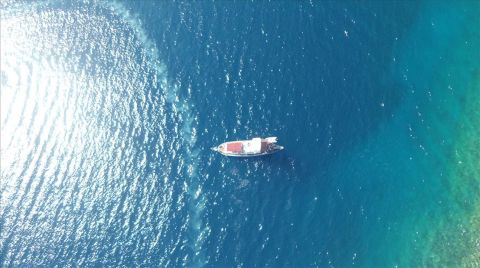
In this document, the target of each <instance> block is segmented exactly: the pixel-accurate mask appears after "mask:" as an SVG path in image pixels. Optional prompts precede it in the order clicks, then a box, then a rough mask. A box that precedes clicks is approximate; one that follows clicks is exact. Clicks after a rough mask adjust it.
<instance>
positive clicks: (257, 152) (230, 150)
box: [211, 137, 284, 157]
mask: <svg viewBox="0 0 480 268" xmlns="http://www.w3.org/2000/svg"><path fill="white" fill-rule="evenodd" d="M276 142H277V138H276V137H269V138H266V139H261V138H254V139H251V140H241V141H230V142H224V143H222V144H220V145H219V146H216V147H212V148H211V149H212V150H213V151H216V152H219V153H221V154H223V155H225V156H231V157H255V156H264V155H269V154H273V153H276V152H279V151H281V150H283V149H284V147H283V146H280V145H278V144H276Z"/></svg>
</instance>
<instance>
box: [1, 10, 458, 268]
mask: <svg viewBox="0 0 480 268" xmlns="http://www.w3.org/2000/svg"><path fill="white" fill-rule="evenodd" d="M424 6H426V4H425V3H415V2H410V1H404V2H388V3H382V2H379V1H371V2H362V3H357V2H353V1H345V2H343V1H339V2H330V1H329V2H314V3H311V2H286V1H285V2H284V1H280V2H266V1H265V2H253V3H252V2H244V1H220V2H211V1H203V2H197V3H191V2H182V1H171V2H159V1H126V2H113V1H105V2H97V1H85V2H78V3H77V2H67V3H62V2H56V1H47V2H43V1H39V2H37V3H35V4H31V3H28V2H27V3H25V2H22V1H7V2H5V3H2V4H0V7H1V12H2V17H1V20H2V27H1V30H2V47H1V52H2V59H1V85H2V100H1V101H2V117H1V120H2V121H1V124H2V125H1V127H2V144H1V146H2V171H1V172H2V173H1V175H2V182H1V184H0V193H1V199H2V202H1V206H0V208H1V210H0V231H1V236H0V264H1V265H2V266H19V265H25V266H35V265H40V266H113V267H119V266H120V267H121V266H124V267H133V266H159V267H184V266H192V267H202V266H205V267H329V266H334V267H350V266H360V267H382V266H383V267H392V266H394V265H397V264H412V258H413V257H412V255H409V254H410V252H408V253H407V254H406V255H402V254H403V253H404V252H405V251H404V250H403V251H402V249H403V248H405V245H406V244H405V242H404V241H403V240H402V239H403V238H404V237H409V238H410V237H411V236H409V235H411V234H412V233H413V232H415V231H418V230H413V229H409V228H410V227H411V226H412V225H410V224H411V223H412V222H413V221H414V220H412V221H407V224H404V225H402V224H403V222H402V221H401V220H400V219H402V218H403V217H405V216H406V215H410V213H411V212H412V210H414V211H417V210H416V209H420V208H421V207H422V205H423V203H422V202H423V201H422V200H423V199H421V198H420V197H419V196H423V194H424V192H423V191H417V192H415V191H416V190H412V189H416V188H415V187H420V188H421V187H425V186H422V185H423V184H420V183H419V181H416V180H414V179H412V178H419V177H422V176H427V177H428V176H429V174H430V173H428V172H427V173H422V172H423V170H429V169H430V168H425V166H428V165H429V166H430V167H432V166H433V168H432V169H431V170H438V169H437V167H440V166H442V162H441V161H440V162H438V161H436V160H432V161H431V162H428V161H430V160H425V159H424V160H422V159H423V158H422V159H420V160H418V161H412V162H409V159H410V160H411V157H412V155H413V156H414V157H417V156H418V157H419V158H421V157H424V153H425V152H424V151H425V150H423V151H422V150H420V151H419V150H418V143H415V141H413V142H412V140H411V139H409V138H408V133H407V132H408V128H410V131H412V128H413V129H414V130H413V131H416V130H418V132H419V133H421V131H422V129H423V130H425V129H424V128H422V122H423V120H428V117H426V119H425V118H423V117H421V116H416V115H417V114H418V113H421V112H423V110H422V111H412V110H411V109H415V108H414V107H417V110H418V109H419V108H418V105H421V104H423V102H424V101H425V102H428V101H426V99H425V98H426V97H425V96H427V95H425V94H426V92H429V90H430V89H429V88H428V85H427V86H425V87H421V86H419V87H418V88H415V89H416V90H418V91H419V92H425V94H424V95H423V96H424V97H419V98H416V97H412V96H411V93H410V92H411V90H412V88H413V87H414V86H412V85H406V84H405V83H403V82H402V80H405V75H403V76H402V74H405V72H408V71H406V70H407V69H409V68H413V67H412V66H413V64H412V62H415V60H412V59H414V58H415V56H411V55H410V54H409V51H411V50H412V49H415V47H416V43H415V42H416V41H415V42H413V43H412V42H410V41H411V40H412V31H413V30H412V29H416V28H415V27H417V26H415V25H417V24H418V21H419V20H420V19H419V17H420V14H421V12H423V10H425V8H424ZM427 15H429V16H431V17H429V18H427V21H428V20H429V19H430V18H435V16H434V15H432V14H427ZM432 21H433V19H432ZM432 25H433V24H432ZM413 32H414V31H413ZM420 32H421V33H420V34H419V35H423V34H425V32H423V31H420ZM414 33H415V32H414ZM405 40H407V41H405ZM406 42H407V44H408V45H406ZM419 42H420V41H419ZM412 44H413V45H412ZM412 47H413V48H412ZM442 51H443V50H442ZM442 51H440V52H438V51H434V53H436V54H434V55H439V54H441V53H443V52H442ZM432 58H433V57H432ZM430 60H431V61H434V60H433V59H430ZM412 76H413V77H415V75H412ZM413 80H414V81H416V82H415V83H417V85H419V84H421V83H420V82H418V81H419V80H420V79H418V78H417V79H415V78H414V79H413ZM409 94H410V95H409ZM442 96H443V95H442ZM444 100H445V99H440V100H439V101H438V103H441V102H442V101H444ZM455 100H457V99H455ZM426 106H427V105H426ZM433 106H434V105H432V107H433ZM422 108H423V106H422V107H421V108H420V109H422ZM426 109H427V108H425V110H426ZM412 114H413V115H414V116H412ZM432 122H433V121H432ZM410 123H411V124H410ZM447 132H448V131H447ZM406 133H407V134H406ZM404 134H405V135H404ZM419 135H420V134H419ZM256 136H264V137H266V136H278V137H279V143H280V144H281V145H283V146H285V147H286V150H284V151H282V152H280V153H278V154H275V155H270V156H267V157H263V158H252V159H231V158H226V157H224V156H221V155H220V154H216V153H214V152H212V151H210V150H209V148H210V147H212V146H214V145H217V144H219V143H221V142H224V141H227V140H237V139H244V138H252V137H256ZM426 136H427V135H425V136H424V137H426ZM444 136H445V137H446V136H448V133H447V134H445V135H444ZM410 137H411V136H410ZM442 137H443V136H442ZM447 143H449V142H448V141H447ZM422 144H423V143H422ZM422 144H420V145H421V146H420V148H422V146H423V145H422ZM427 144H428V142H427ZM409 146H412V147H411V148H415V149H411V148H410V147H409ZM425 146H427V147H428V145H425ZM406 147H408V148H406ZM432 147H433V145H432ZM427 149H429V148H427ZM424 162H425V163H427V164H423V163H424ZM419 163H420V164H419ZM432 173H433V172H432ZM402 174H403V177H402ZM409 178H410V179H409ZM403 179H405V180H404V182H402V181H403ZM412 191H413V192H414V193H412ZM432 195H433V194H432ZM405 204H407V205H405ZM412 204H415V205H416V206H417V208H416V209H412V207H410V205H412ZM412 206H413V205H412ZM417 233H418V232H417ZM406 234H407V235H406ZM407 247H408V246H407ZM413 256H415V255H413Z"/></svg>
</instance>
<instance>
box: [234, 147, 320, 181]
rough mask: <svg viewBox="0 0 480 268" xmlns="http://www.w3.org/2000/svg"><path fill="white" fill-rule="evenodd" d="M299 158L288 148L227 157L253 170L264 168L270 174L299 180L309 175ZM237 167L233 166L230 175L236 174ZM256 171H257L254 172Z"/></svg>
mask: <svg viewBox="0 0 480 268" xmlns="http://www.w3.org/2000/svg"><path fill="white" fill-rule="evenodd" d="M300 159H301V158H299V157H297V156H296V155H294V154H293V153H292V152H290V151H288V150H282V151H279V152H276V153H274V154H269V155H264V156H257V157H229V158H228V160H229V162H230V163H245V164H246V165H248V166H251V168H252V169H253V170H257V171H261V170H265V171H268V173H272V175H275V176H278V175H283V176H285V177H286V178H288V179H293V180H300V179H301V178H305V177H308V176H310V175H311V172H308V169H307V168H306V165H305V163H302V162H301V161H299V160H300ZM238 169H239V167H233V169H232V170H233V171H232V173H233V174H232V175H238ZM256 173H258V172H256Z"/></svg>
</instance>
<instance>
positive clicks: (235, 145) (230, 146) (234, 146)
mask: <svg viewBox="0 0 480 268" xmlns="http://www.w3.org/2000/svg"><path fill="white" fill-rule="evenodd" d="M227 151H230V152H235V153H240V152H242V143H241V142H229V143H227Z"/></svg>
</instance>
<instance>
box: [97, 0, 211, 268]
mask: <svg viewBox="0 0 480 268" xmlns="http://www.w3.org/2000/svg"><path fill="white" fill-rule="evenodd" d="M104 4H105V5H106V6H107V7H108V8H109V9H110V10H111V11H112V12H114V13H115V14H118V15H120V16H121V17H122V19H123V20H124V21H126V22H127V23H128V24H129V25H130V26H131V27H132V28H133V29H134V32H135V34H136V36H137V38H138V39H139V40H140V41H141V43H142V45H143V46H144V48H145V50H146V51H147V54H148V60H149V63H150V67H151V68H153V69H154V70H156V72H157V77H159V78H160V79H159V81H158V85H159V86H160V88H161V89H163V91H164V92H163V93H164V95H165V96H166V101H167V103H169V104H171V105H172V107H173V110H174V111H175V112H176V113H177V115H176V118H178V119H179V121H180V124H181V131H180V133H179V135H180V137H179V138H180V140H181V143H182V145H183V148H182V149H183V150H184V151H185V155H184V156H183V157H184V158H185V162H186V165H185V169H186V174H188V181H187V182H186V187H187V190H186V191H187V194H188V199H187V200H188V208H189V219H188V220H189V224H188V226H189V240H190V241H189V243H190V244H189V247H190V249H191V250H192V251H193V256H191V261H190V262H187V263H186V264H188V265H189V266H191V267H203V266H204V265H205V264H206V263H207V261H206V257H205V254H204V252H203V243H204V241H205V240H206V238H207V237H208V235H209V234H210V228H209V227H208V226H207V225H206V224H205V223H203V221H202V217H203V214H204V210H205V208H206V203H207V200H206V198H205V195H204V194H202V185H201V181H200V176H199V174H198V161H199V159H198V158H199V154H200V150H199V149H198V148H196V142H197V134H196V128H195V126H196V125H197V123H198V122H197V118H196V117H195V116H194V113H193V111H192V109H191V105H190V103H189V101H190V100H189V99H188V98H185V99H182V98H181V97H180V94H179V88H180V86H178V85H177V84H175V83H172V82H171V81H169V80H168V75H167V70H166V66H165V64H163V63H162V61H161V60H160V59H159V52H158V48H157V46H156V44H155V42H153V41H152V40H151V39H150V38H149V37H148V34H147V32H146V31H145V28H144V26H143V22H142V19H141V18H140V16H139V15H138V14H135V13H133V12H131V11H129V10H128V9H126V8H125V6H123V5H122V4H121V3H120V2H117V1H110V2H107V3H104Z"/></svg>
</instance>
